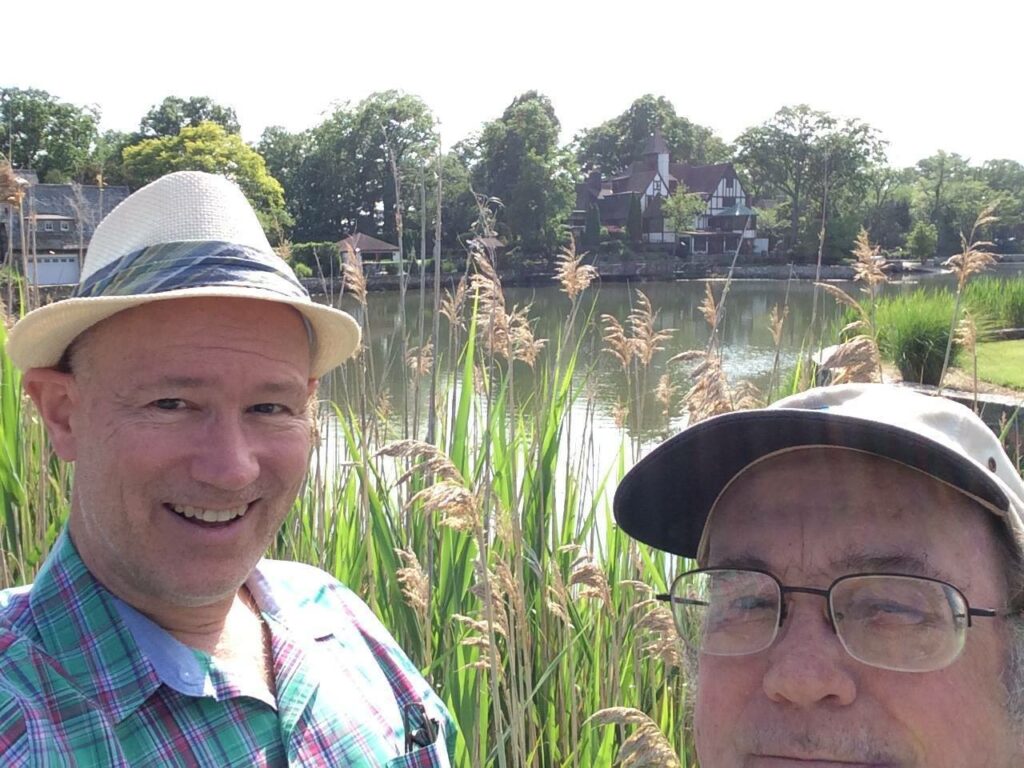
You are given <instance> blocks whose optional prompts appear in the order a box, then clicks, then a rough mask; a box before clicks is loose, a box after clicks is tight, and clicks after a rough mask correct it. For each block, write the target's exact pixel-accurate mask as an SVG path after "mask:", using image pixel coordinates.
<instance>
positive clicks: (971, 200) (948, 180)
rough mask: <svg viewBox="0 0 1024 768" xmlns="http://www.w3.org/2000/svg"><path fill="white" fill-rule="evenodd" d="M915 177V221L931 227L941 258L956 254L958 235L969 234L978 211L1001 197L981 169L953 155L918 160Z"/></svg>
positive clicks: (947, 153)
mask: <svg viewBox="0 0 1024 768" xmlns="http://www.w3.org/2000/svg"><path fill="white" fill-rule="evenodd" d="M916 176H917V178H916V184H915V188H916V196H915V203H914V214H915V218H917V219H923V220H925V221H929V222H931V223H932V225H934V227H935V230H936V232H937V234H938V244H937V246H936V255H938V256H939V257H940V258H945V257H947V256H951V255H952V254H954V253H956V252H958V251H959V250H960V234H961V233H962V232H963V233H966V232H970V230H971V227H972V226H973V224H974V220H975V219H976V218H977V215H978V211H980V210H982V209H983V208H985V207H986V206H987V205H989V204H990V203H992V202H996V201H997V200H999V199H1000V197H1001V195H1000V193H999V192H997V191H995V190H993V189H992V188H991V187H989V185H988V184H986V182H985V180H984V179H983V177H982V173H981V171H980V169H978V168H973V167H972V166H971V165H970V163H969V161H968V160H967V159H966V158H964V157H961V156H960V155H958V154H956V153H953V152H942V151H940V152H937V153H936V154H934V155H932V156H931V157H926V158H924V159H922V160H919V161H918V163H917V166H916ZM1000 213H1002V212H1000Z"/></svg>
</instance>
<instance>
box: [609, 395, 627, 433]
mask: <svg viewBox="0 0 1024 768" xmlns="http://www.w3.org/2000/svg"><path fill="white" fill-rule="evenodd" d="M628 418H629V406H628V405H627V404H626V403H624V402H622V401H621V400H617V401H616V402H615V404H614V405H613V406H612V420H613V421H614V422H615V426H616V427H617V428H618V429H623V428H624V427H625V426H626V420H627V419H628Z"/></svg>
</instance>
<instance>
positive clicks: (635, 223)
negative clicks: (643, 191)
mask: <svg viewBox="0 0 1024 768" xmlns="http://www.w3.org/2000/svg"><path fill="white" fill-rule="evenodd" d="M626 234H627V235H629V242H631V243H632V244H633V245H640V243H641V242H642V241H643V239H644V214H643V211H642V210H641V209H640V196H639V195H632V196H631V197H630V199H629V212H628V213H627V214H626Z"/></svg>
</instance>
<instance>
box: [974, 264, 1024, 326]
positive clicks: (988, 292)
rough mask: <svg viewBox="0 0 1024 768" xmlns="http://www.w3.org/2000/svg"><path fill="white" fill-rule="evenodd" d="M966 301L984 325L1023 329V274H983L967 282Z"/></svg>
mask: <svg viewBox="0 0 1024 768" xmlns="http://www.w3.org/2000/svg"><path fill="white" fill-rule="evenodd" d="M964 303H965V304H966V305H967V307H968V309H970V311H971V314H972V315H974V316H975V318H977V319H978V321H979V323H980V324H982V325H984V326H989V327H994V328H1024V277H1017V278H1015V279H1013V280H1000V279H998V278H995V277H981V278H978V279H977V280H974V281H972V282H970V283H968V284H967V289H966V291H965V293H964Z"/></svg>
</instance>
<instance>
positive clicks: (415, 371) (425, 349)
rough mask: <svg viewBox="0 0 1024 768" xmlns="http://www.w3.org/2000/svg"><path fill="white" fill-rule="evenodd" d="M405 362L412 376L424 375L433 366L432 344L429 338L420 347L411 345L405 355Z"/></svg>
mask: <svg viewBox="0 0 1024 768" xmlns="http://www.w3.org/2000/svg"><path fill="white" fill-rule="evenodd" d="M405 364H406V365H407V366H409V372H410V373H411V374H412V375H413V376H417V377H418V376H426V375H427V374H428V373H430V371H431V369H432V368H433V367H434V344H433V342H432V341H430V340H429V339H428V340H427V343H426V344H424V345H423V346H422V347H412V348H411V349H410V350H409V352H408V353H407V354H406V357H405Z"/></svg>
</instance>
